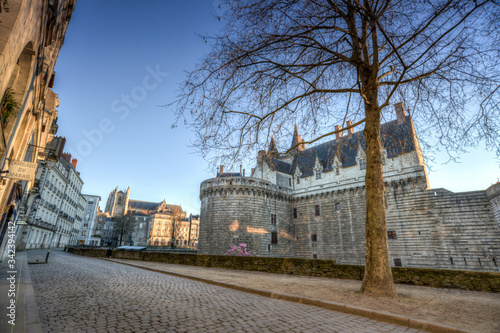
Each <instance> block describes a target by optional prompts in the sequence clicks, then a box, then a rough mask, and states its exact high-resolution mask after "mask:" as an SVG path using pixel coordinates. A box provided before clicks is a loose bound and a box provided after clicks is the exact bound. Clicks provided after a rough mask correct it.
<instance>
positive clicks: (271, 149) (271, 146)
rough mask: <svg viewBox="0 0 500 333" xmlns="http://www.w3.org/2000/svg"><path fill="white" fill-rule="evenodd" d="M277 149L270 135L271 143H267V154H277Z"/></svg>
mask: <svg viewBox="0 0 500 333" xmlns="http://www.w3.org/2000/svg"><path fill="white" fill-rule="evenodd" d="M277 153H278V148H277V147H276V142H274V137H273V136H272V135H271V142H269V151H268V154H270V155H271V154H277Z"/></svg>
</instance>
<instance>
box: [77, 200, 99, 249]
mask: <svg viewBox="0 0 500 333" xmlns="http://www.w3.org/2000/svg"><path fill="white" fill-rule="evenodd" d="M83 197H84V198H85V200H86V204H85V209H84V211H83V218H82V221H81V225H80V228H79V232H78V236H77V243H78V245H100V243H101V237H100V236H99V237H97V236H96V232H97V231H99V230H96V229H97V210H98V208H99V202H100V201H101V197H100V196H98V195H91V194H84V195H83ZM99 234H100V233H99Z"/></svg>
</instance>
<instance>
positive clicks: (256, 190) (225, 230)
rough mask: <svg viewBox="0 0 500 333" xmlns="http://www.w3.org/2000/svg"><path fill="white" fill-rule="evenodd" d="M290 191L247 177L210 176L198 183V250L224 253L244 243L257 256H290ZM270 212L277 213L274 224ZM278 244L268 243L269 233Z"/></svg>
mask: <svg viewBox="0 0 500 333" xmlns="http://www.w3.org/2000/svg"><path fill="white" fill-rule="evenodd" d="M290 194H291V191H290V190H289V189H285V188H281V187H279V186H276V185H273V184H271V183H269V182H266V181H263V180H260V179H256V178H250V177H235V178H220V179H216V178H214V179H209V180H206V181H204V182H203V183H202V184H201V193H200V199H201V214H200V236H199V239H200V241H199V253H201V254H225V253H226V251H227V250H228V249H229V247H230V246H231V245H238V244H241V243H245V244H247V248H248V250H250V251H252V252H253V253H254V254H257V255H259V256H288V257H289V256H293V234H294V232H293V228H292V225H291V223H290V204H289V203H290V199H291V196H290ZM271 214H275V215H276V223H275V224H273V223H272V220H271ZM273 232H276V233H277V240H278V242H277V244H271V238H272V233H273Z"/></svg>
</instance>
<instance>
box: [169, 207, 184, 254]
mask: <svg viewBox="0 0 500 333" xmlns="http://www.w3.org/2000/svg"><path fill="white" fill-rule="evenodd" d="M185 217H186V213H185V212H184V211H183V210H182V208H181V206H172V208H171V209H170V220H171V225H170V229H169V231H170V247H171V248H172V249H173V248H175V241H176V240H177V239H179V234H180V231H181V228H182V226H183V224H182V221H183V219H184V218H185Z"/></svg>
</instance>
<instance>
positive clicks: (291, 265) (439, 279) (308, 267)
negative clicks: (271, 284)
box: [67, 247, 500, 292]
mask: <svg viewBox="0 0 500 333" xmlns="http://www.w3.org/2000/svg"><path fill="white" fill-rule="evenodd" d="M67 251H68V252H70V253H74V254H78V255H85V256H90V257H101V258H103V257H105V253H106V250H98V249H85V248H71V247H70V248H67ZM112 257H113V258H117V259H135V260H144V261H155V262H163V263H170V264H180V265H192V266H202V267H217V268H227V269H238V270H249V271H262V272H268V273H279V274H294V275H305V276H317V277H325V278H336V279H350V280H361V279H362V278H363V275H364V267H363V266H360V265H338V264H336V263H335V261H332V260H314V259H299V258H272V257H238V256H216V255H196V254H180V253H162V252H147V251H141V252H138V251H135V252H131V251H113V254H112ZM392 274H393V276H394V282H395V283H400V284H410V285H419V286H430V287H435V288H455V289H463V290H473V291H485V292H500V273H491V272H472V271H459V270H442V269H422V268H409V267H404V268H402V267H393V268H392Z"/></svg>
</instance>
